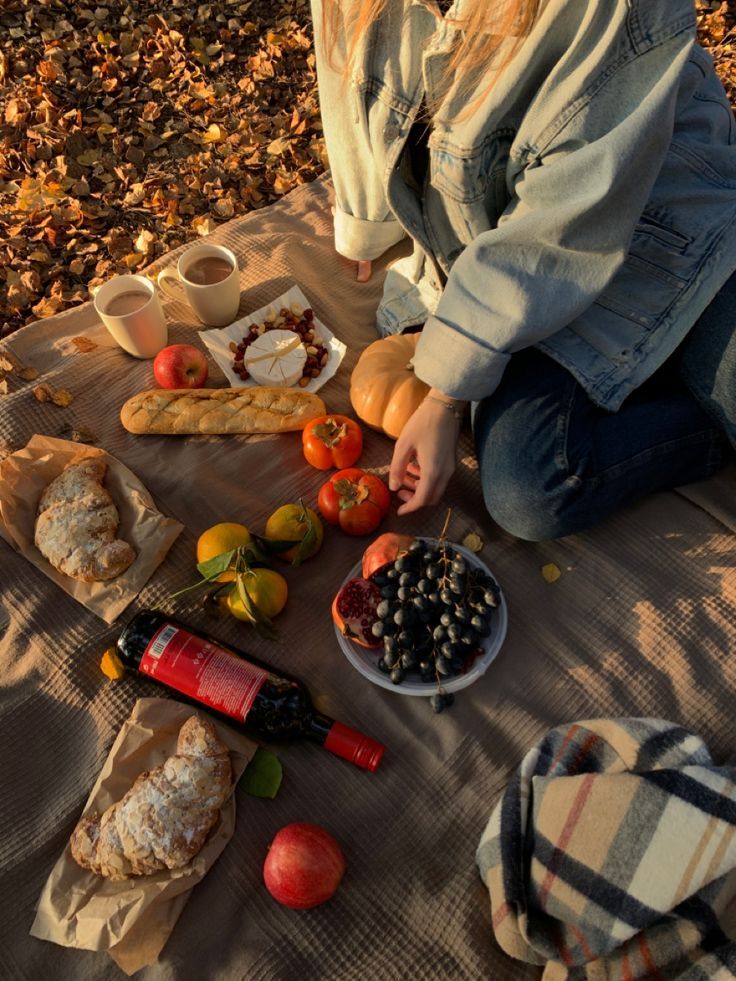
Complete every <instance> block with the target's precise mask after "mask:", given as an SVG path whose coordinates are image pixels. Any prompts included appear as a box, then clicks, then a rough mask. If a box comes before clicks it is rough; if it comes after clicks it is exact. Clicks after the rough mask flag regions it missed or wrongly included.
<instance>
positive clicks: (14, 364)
mask: <svg viewBox="0 0 736 981" xmlns="http://www.w3.org/2000/svg"><path fill="white" fill-rule="evenodd" d="M22 367H23V365H22V364H21V363H20V361H19V360H18V358H16V356H15V355H14V354H12V353H11V352H10V351H0V371H7V372H9V373H11V374H12V373H13V372H14V371H17V370H18V369H19V368H22Z"/></svg>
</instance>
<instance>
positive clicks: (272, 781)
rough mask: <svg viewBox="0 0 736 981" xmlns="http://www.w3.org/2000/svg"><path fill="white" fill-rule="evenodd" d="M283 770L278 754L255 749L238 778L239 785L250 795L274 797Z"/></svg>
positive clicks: (279, 784)
mask: <svg viewBox="0 0 736 981" xmlns="http://www.w3.org/2000/svg"><path fill="white" fill-rule="evenodd" d="M282 776H283V770H282V769H281V763H280V762H279V758H278V756H276V754H275V753H270V752H269V751H268V750H267V749H260V748H259V749H257V750H256V753H255V756H254V757H253V759H252V760H251V761H250V763H249V764H248V766H247V767H246V768H245V772H244V773H243V776H242V777H241V778H240V786H241V787H242V788H243V790H244V791H245V792H246V794H250V796H251V797H272V798H273V797H275V796H276V794H277V793H278V792H279V787H280V786H281V778H282Z"/></svg>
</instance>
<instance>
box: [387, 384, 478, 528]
mask: <svg viewBox="0 0 736 981" xmlns="http://www.w3.org/2000/svg"><path fill="white" fill-rule="evenodd" d="M462 406H463V403H462V402H458V401H457V400H456V399H451V398H448V396H446V395H443V394H442V393H441V392H435V391H434V389H433V390H431V391H430V393H429V395H428V396H427V398H426V399H425V400H424V402H422V403H421V405H420V406H419V407H418V408H417V409H416V411H415V412H414V413H413V415H412V416H411V417H410V419H409V421H408V422H407V423H406V425H405V426H404V428H403V429H402V431H401V435H400V436H399V438H398V439H397V440H396V446H395V447H394V455H393V458H392V460H391V468H390V470H389V478H388V485H389V487H390V489H391V490H392V491H398V496H399V497H400V498H401V500H402V501H403V502H404V503H403V504H402V505H401V506H400V507H399V509H398V511H397V514H409V513H410V512H412V511H418V510H419V508H423V507H427V506H428V505H431V504H437V503H439V501H441V500H442V495H443V494H444V492H445V488H446V487H447V482H448V481H449V479H450V477H451V476H452V474H453V472H454V470H455V466H456V464H457V459H456V457H457V441H458V436H459V434H460V421H461V416H462Z"/></svg>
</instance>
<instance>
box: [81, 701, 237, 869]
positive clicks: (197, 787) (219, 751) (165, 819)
mask: <svg viewBox="0 0 736 981" xmlns="http://www.w3.org/2000/svg"><path fill="white" fill-rule="evenodd" d="M231 780H232V768H231V766H230V756H229V755H228V750H227V746H225V744H224V743H222V742H220V740H219V739H218V738H217V733H216V732H215V727H214V726H213V725H212V723H211V722H210V721H209V720H208V719H200V718H199V717H198V716H196V715H193V716H191V717H190V718H189V719H187V721H186V722H185V723H184V725H183V726H182V727H181V730H180V731H179V737H178V739H177V743H176V755H175V756H170V757H169V758H168V759H167V760H166V762H165V763H162V764H161V766H157V767H156V768H155V769H153V770H149V771H147V772H145V773H142V774H141V775H140V776H139V777H138V778H137V779H136V781H135V783H134V784H133V786H132V787H131V788H130V790H129V791H128V792H127V794H126V795H125V796H124V797H123V798H122V800H120V801H118V802H117V803H115V804H112V805H111V806H110V807H108V809H107V810H106V811H105V812H104V813H103V814H102V815H101V816H92V817H88V818H82V819H81V820H80V821H79V823H78V824H77V826H76V828H75V829H74V831H73V832H72V836H71V839H70V844H71V851H72V856H73V857H74V859H75V861H76V862H77V864H78V865H81V866H82V868H85V869H90V870H91V871H92V872H95V873H96V874H97V875H102V876H105V877H106V878H108V879H128V878H130V877H131V876H136V875H149V874H150V873H153V872H158V871H160V870H161V869H179V868H182V866H184V865H187V863H188V862H190V861H191V860H192V858H194V856H195V855H196V854H197V852H199V850H200V848H201V847H202V845H203V844H204V842H205V839H206V838H207V835H208V834H209V832H210V831H211V830H212V828H213V826H214V825H215V823H216V821H217V818H218V816H219V813H220V808H221V807H222V805H223V804H224V802H225V800H226V799H227V797H228V795H229V793H230V784H231Z"/></svg>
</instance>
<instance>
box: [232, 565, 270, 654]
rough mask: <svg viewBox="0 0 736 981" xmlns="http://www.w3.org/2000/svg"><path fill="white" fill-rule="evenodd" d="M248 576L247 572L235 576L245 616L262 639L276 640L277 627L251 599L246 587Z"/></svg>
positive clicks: (237, 573)
mask: <svg viewBox="0 0 736 981" xmlns="http://www.w3.org/2000/svg"><path fill="white" fill-rule="evenodd" d="M247 575H248V573H247V572H245V573H242V572H236V574H235V585H236V587H237V590H238V596H239V597H240V602H241V603H242V604H243V609H244V610H245V614H246V616H247V617H248V620H249V621H250V622H251V623H252V624H253V626H254V627H255V628H256V630H257V631H258V633H259V634H260V635H261V637H263V638H265V639H266V640H275V639H276V638H277V637H278V630H277V629H276V627H274V625H273V622H272V621H271V620H269V618H268V617H267V616H265V615H264V614H263V613H261V611H260V610H259V609H258V607H257V606H256V604H255V603H254V602H253V600H252V599H251V597H250V593H249V592H248V590H247V589H246V586H245V579H246V576H247Z"/></svg>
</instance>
